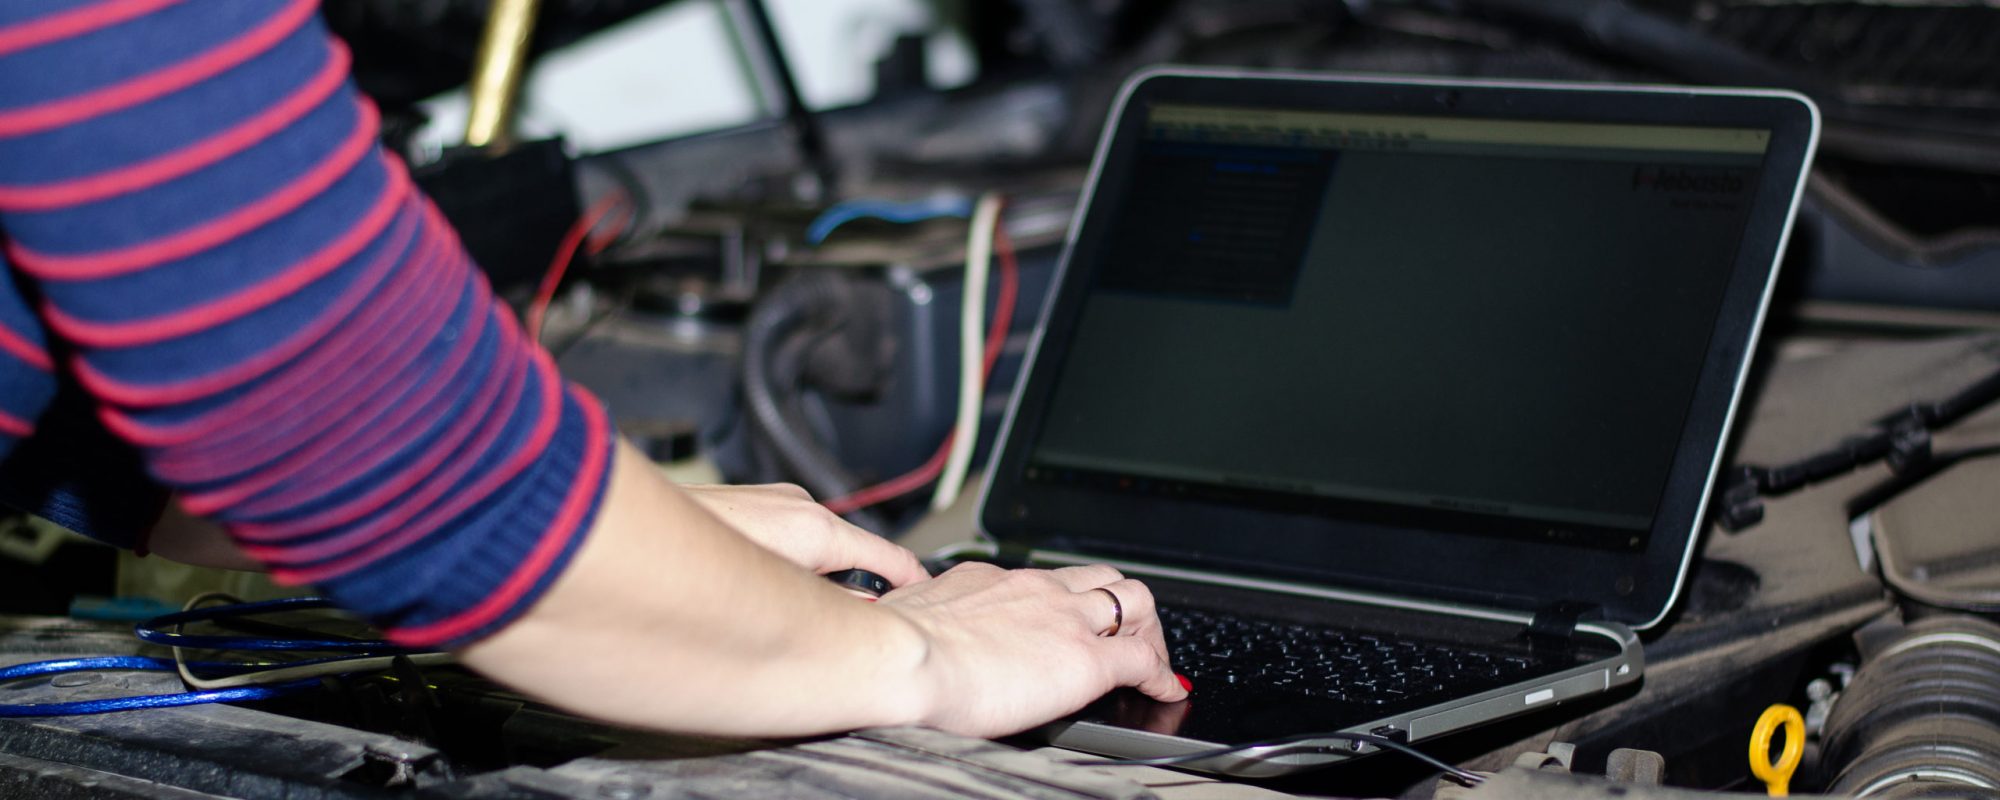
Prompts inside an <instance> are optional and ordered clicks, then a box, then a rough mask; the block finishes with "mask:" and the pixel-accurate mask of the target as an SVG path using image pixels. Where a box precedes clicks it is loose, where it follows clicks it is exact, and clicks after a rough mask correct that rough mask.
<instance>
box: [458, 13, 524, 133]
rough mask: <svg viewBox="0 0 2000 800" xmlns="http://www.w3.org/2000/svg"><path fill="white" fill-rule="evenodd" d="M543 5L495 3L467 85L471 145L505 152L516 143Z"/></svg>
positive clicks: (481, 38) (489, 14)
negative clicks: (519, 102)
mask: <svg viewBox="0 0 2000 800" xmlns="http://www.w3.org/2000/svg"><path fill="white" fill-rule="evenodd" d="M540 5H541V2H540V0H493V6H492V8H491V9H490V10H488V11H487V13H486V32H485V33H484V34H482V35H481V36H480V39H479V58H478V60H477V61H475V62H473V65H472V82H471V83H470V84H468V85H467V91H468V94H470V95H471V104H470V107H469V108H468V109H467V112H466V118H465V143H466V144H467V145H470V146H472V147H490V148H493V149H495V150H504V149H506V147H507V145H509V144H511V143H512V141H513V133H514V100H515V98H516V97H517V96H519V95H520V93H521V73H523V72H525V71H526V70H527V65H528V39H529V37H531V36H533V35H534V33H535V10H536V7H538V6H540Z"/></svg>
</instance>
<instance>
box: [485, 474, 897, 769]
mask: <svg viewBox="0 0 2000 800" xmlns="http://www.w3.org/2000/svg"><path fill="white" fill-rule="evenodd" d="M586 536H587V538H586V539H585V541H584V543H583V545H582V547H581V548H580V549H579V551H578V552H577V554H576V555H575V556H574V558H573V560H572V562H571V563H570V566H569V568H568V569H567V570H566V571H565V572H564V573H563V575H562V576H561V577H560V578H559V579H557V581H556V582H555V584H554V585H553V586H552V587H551V588H550V589H549V590H548V592H547V594H545V595H544V596H543V597H542V598H541V600H540V601H539V602H537V603H536V604H535V605H534V606H533V607H532V608H530V609H529V610H528V612H527V613H526V614H524V615H523V616H522V617H520V618H519V619H518V620H517V621H515V622H514V623H513V624H512V625H510V626H508V627H507V628H505V629H503V630H501V631H500V632H498V633H496V634H494V635H493V636H491V637H488V638H487V639H485V640H483V641H480V642H478V643H476V644H474V645H472V646H470V647H468V648H466V649H465V650H464V651H463V652H462V653H461V655H462V657H463V658H464V660H465V662H466V663H467V664H468V665H470V666H472V667H473V668H475V669H478V670H480V671H481V672H483V673H485V674H487V675H488V676H491V677H493V678H495V679H497V680H499V681H501V682H503V683H508V684H511V685H514V686H518V687H533V688H529V689H528V691H529V692H530V693H532V694H535V695H538V696H539V697H540V698H541V699H543V700H546V701H548V702H550V703H553V704H555V705H557V706H560V707H563V708H566V709H569V710H571V711H575V712H578V713H582V714H586V715H589V716H594V717H600V718H604V719H609V720H612V721H616V722H621V723H625V724H631V725H636V726H641V727H649V728H658V729H671V730H677V731H684V732H695V733H711V734H756V735H806V734H814V733H826V732H832V731H839V730H848V729H853V728H857V727H866V726H872V725H890V724H907V723H914V722H918V721H921V720H922V719H923V718H924V716H925V715H926V713H927V711H928V706H929V705H930V703H931V702H932V696H931V695H932V693H931V690H930V688H929V687H928V686H927V685H926V682H925V680H924V678H923V670H922V666H923V662H924V660H925V644H924V640H923V637H922V636H921V635H920V634H919V632H918V631H917V629H916V628H915V627H914V626H912V625H911V624H910V623H908V622H906V621H905V620H904V618H903V617H902V616H901V615H900V614H898V613H897V612H895V611H892V610H890V609H889V608H887V607H883V606H877V605H874V604H870V603H864V602H859V601H857V600H855V599H854V598H852V597H849V596H847V595H846V594H845V593H843V592H841V591H839V590H837V589H835V588H834V587H833V586H832V585H831V584H828V583H826V582H825V581H822V580H819V579H817V578H815V577H813V576H812V575H811V574H810V573H808V572H806V571H805V570H803V569H801V568H799V567H797V566H795V565H793V564H791V563H788V562H786V561H784V560H782V559H780V558H778V557H777V556H775V555H773V554H772V553H770V552H768V551H766V550H764V549H763V548H760V547H758V546H757V545H755V544H753V543H751V542H750V541H749V540H748V539H745V538H744V537H743V536H741V535H739V534H737V533H736V532H735V531H733V530H731V529H730V528H729V527H728V526H726V525H724V524H723V523H722V522H721V521H719V520H718V519H716V518H715V517H714V516H713V515H711V514H710V513H709V512H708V511H707V510H705V509H704V508H702V507H701V505H700V504H698V503H696V502H695V501H693V500H692V499H691V498H689V497H688V496H687V495H686V494H684V493H683V492H681V491H679V490H677V489H675V488H674V487H673V486H672V485H670V484H668V483H667V482H666V481H665V480H663V479H661V478H659V477H658V475H657V473H656V472H654V471H653V470H651V469H649V468H647V464H646V463H645V461H644V458H643V456H640V455H638V454H637V453H636V452H634V451H633V450H631V449H630V448H629V447H623V446H621V448H620V449H619V452H618V455H617V458H616V460H615V464H614V467H613V471H612V478H611V485H610V487H609V489H608V493H607V495H606V497H605V501H604V504H603V506H602V508H601V510H600V513H599V514H598V517H597V520H596V523H595V525H593V526H592V528H591V529H590V531H589V532H588V533H587V534H586Z"/></svg>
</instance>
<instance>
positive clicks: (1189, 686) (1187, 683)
mask: <svg viewBox="0 0 2000 800" xmlns="http://www.w3.org/2000/svg"><path fill="white" fill-rule="evenodd" d="M1174 677H1175V678H1178V679H1179V680H1180V682H1181V688H1182V689H1186V690H1188V691H1190V692H1192V691H1194V681H1191V680H1188V679H1187V676H1186V675H1182V674H1180V673H1178V672H1176V673H1174Z"/></svg>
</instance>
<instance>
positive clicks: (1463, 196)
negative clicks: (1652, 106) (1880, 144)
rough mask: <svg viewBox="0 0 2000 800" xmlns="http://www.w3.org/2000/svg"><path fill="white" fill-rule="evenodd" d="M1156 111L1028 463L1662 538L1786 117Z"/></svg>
mask: <svg viewBox="0 0 2000 800" xmlns="http://www.w3.org/2000/svg"><path fill="white" fill-rule="evenodd" d="M1138 113H1144V114H1145V115H1146V116H1145V120H1146V122H1145V128H1144V135H1143V139H1142V141H1141V142H1140V144H1139V146H1138V149H1137V152H1136V155H1135V160H1134V162H1133V168H1132V170H1131V173H1130V175H1131V177H1130V178H1129V183H1128V184H1127V186H1126V187H1125V188H1124V190H1123V191H1122V192H1121V195H1122V199H1121V201H1120V203H1119V205H1118V206H1116V207H1115V209H1116V210H1115V211H1114V213H1113V216H1111V217H1109V218H1107V219H1105V220H1104V222H1105V224H1106V227H1105V229H1104V230H1105V238H1104V244H1103V247H1102V250H1101V251H1100V254H1099V256H1098V257H1097V258H1096V259H1095V263H1096V264H1097V265H1098V266H1097V267H1096V270H1095V273H1094V275H1093V276H1092V277H1091V278H1090V283H1089V284H1088V289H1087V294H1086V296H1085V298H1084V300H1083V307H1082V310H1081V312H1080V315H1079V316H1078V317H1077V321H1076V325H1075V328H1074V330H1073V333H1072V334H1071V335H1070V337H1069V339H1068V341H1066V342H1065V344H1064V345H1063V348H1064V350H1065V352H1064V355H1063V359H1062V362H1061V365H1060V369H1059V372H1057V373H1056V376H1057V377H1056V380H1055V381H1054V384H1053V391H1052V393H1051V394H1050V395H1049V399H1048V401H1047V405H1046V407H1045V408H1044V410H1043V412H1042V414H1041V424H1040V427H1039V430H1038V432H1037V434H1036V438H1035V439H1034V441H1033V443H1032V447H1031V448H1030V450H1029V451H1028V453H1027V459H1026V469H1025V470H1024V472H1023V473H1022V474H1023V475H1024V477H1026V479H1027V480H1028V481H1029V482H1031V483H1043V484H1056V485H1067V486H1075V487H1078V488H1088V489H1091V490H1096V491H1115V492H1127V493H1133V494H1140V495H1163V496H1172V497H1178V498H1185V499H1189V500H1197V501H1202V502H1209V503H1221V504H1228V505H1241V506H1249V507H1255V508H1268V509H1272V510H1279V511H1300V510H1308V511H1314V512H1319V513H1331V514H1334V515H1337V516H1343V517H1359V518H1367V517H1369V516H1371V515H1391V514H1394V515H1405V516H1406V515H1407V514H1409V513H1410V512H1412V511H1424V510H1428V511H1432V512H1439V513H1448V514H1451V515H1452V516H1453V517H1455V518H1459V519H1464V518H1466V515H1471V517H1472V518H1476V519H1479V520H1481V521H1482V522H1481V524H1479V525H1474V526H1471V527H1470V528H1466V527H1463V526H1459V525H1454V526H1453V527H1454V528H1456V529H1459V530H1461V531H1467V530H1469V531H1470V532H1474V533H1491V534H1495V535H1510V534H1511V535H1523V536H1532V537H1535V538H1539V539H1556V540H1560V541H1564V542H1569V543H1573V544H1578V545H1584V546H1590V547H1601V548H1611V549H1616V550H1637V549H1641V548H1643V547H1644V546H1645V544H1646V538H1647V535H1648V531H1649V529H1651V528H1652V527H1653V523H1654V518H1655V515H1656V513H1658V511H1659V509H1660V505H1661V502H1662V495H1663V492H1664V491H1665V489H1666V486H1667V481H1668V477H1669V471H1670V467H1671V466H1672V464H1673V460H1674V455H1675V451H1676V447H1677V445H1678V443H1679V441H1680V437H1681V435H1682V431H1683V429H1684V426H1685V425H1686V423H1687V417H1688V412H1689V408H1690V403H1691V402H1692V400H1693V397H1694V393H1695V386H1696V383H1697V381H1698V379H1699V378H1700V377H1701V371H1702V367H1703V363H1704V358H1705V356H1706V354H1707V353H1708V350H1709V347H1710V341H1709V338H1710V336H1711V333H1712V331H1713V330H1714V328H1715V324H1716V315H1717V313H1718V311H1719V309H1720V307H1721V304H1722V302H1723V298H1724V294H1725V290H1726V288H1727V284H1728V282H1729V280H1730V277H1731V271H1732V269H1733V267H1734V265H1735V263H1736V260H1737V255H1738V251H1739V249H1740V247H1741V244H1742V239H1743V234H1744V230H1745V226H1746V224H1747V223H1748V221H1749V218H1750V212H1751V206H1752V200H1753V198H1754V196H1755V192H1756V190H1757V187H1758V186H1759V171H1760V169H1761V168H1762V165H1763V159H1764V155H1765V151H1766V148H1767V146H1768V144H1769V141H1770V131H1768V130H1762V129H1753V128H1730V127H1678V126H1663V125H1637V124H1600V123H1573V122H1549V121H1525V120H1508V119H1494V118H1455V117H1446V116H1395V115H1383V114H1347V113H1320V112H1309V111H1296V110H1262V109H1248V108H1241V107H1229V108H1222V107H1210V106H1202V105H1189V104H1156V105H1152V106H1150V107H1149V108H1145V109H1143V110H1138Z"/></svg>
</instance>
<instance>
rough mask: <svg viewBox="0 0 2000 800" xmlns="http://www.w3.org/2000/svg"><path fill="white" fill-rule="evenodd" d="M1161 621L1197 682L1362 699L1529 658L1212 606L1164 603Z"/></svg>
mask: <svg viewBox="0 0 2000 800" xmlns="http://www.w3.org/2000/svg"><path fill="white" fill-rule="evenodd" d="M1160 622H1161V625H1162V627H1163V628H1164V629H1165V631H1166V638H1167V647H1168V650H1169V651H1171V654H1172V656H1173V662H1174V668H1175V670H1176V671H1178V672H1180V673H1181V674H1183V675H1186V676H1188V678H1190V679H1192V680H1193V681H1195V683H1196V685H1197V686H1199V685H1202V684H1208V685H1214V684H1216V683H1218V682H1219V683H1224V684H1240V685H1247V686H1258V687H1264V688H1267V689H1275V690H1278V691H1281V692H1287V693H1291V694H1297V695H1303V696H1307V697H1318V698H1324V699H1328V700H1335V701H1341V702H1348V703H1358V704H1361V705H1387V704H1391V703H1397V704H1401V703H1405V702H1407V701H1410V700H1415V699H1420V698H1422V697H1425V696H1428V695H1433V694H1440V693H1443V692H1446V691H1451V692H1453V693H1463V692H1465V691H1466V690H1467V689H1468V688H1477V686H1480V685H1486V686H1498V685H1501V684H1504V683H1508V682H1511V681H1512V680H1514V679H1516V678H1519V677H1525V676H1526V674H1527V673H1528V672H1530V671H1531V670H1532V669H1533V667H1534V665H1535V664H1534V661H1533V660H1532V659H1529V658H1527V657H1525V656H1522V655H1519V654H1513V653H1498V652H1487V651H1482V650H1479V649H1476V648H1469V647H1464V646H1454V645H1447V644H1442V643H1438V642H1429V641H1416V640H1407V639H1396V638H1392V637H1389V636H1384V635H1380V634H1374V633H1363V632H1360V631H1355V630H1347V629H1341V628H1332V627H1323V626H1317V625H1306V624H1292V623H1285V622H1275V621H1270V620H1261V619H1251V618H1243V617H1237V616H1233V615H1230V614H1226V613H1221V612H1213V611H1200V610H1194V609H1186V608H1171V607H1168V608H1162V609H1160Z"/></svg>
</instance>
